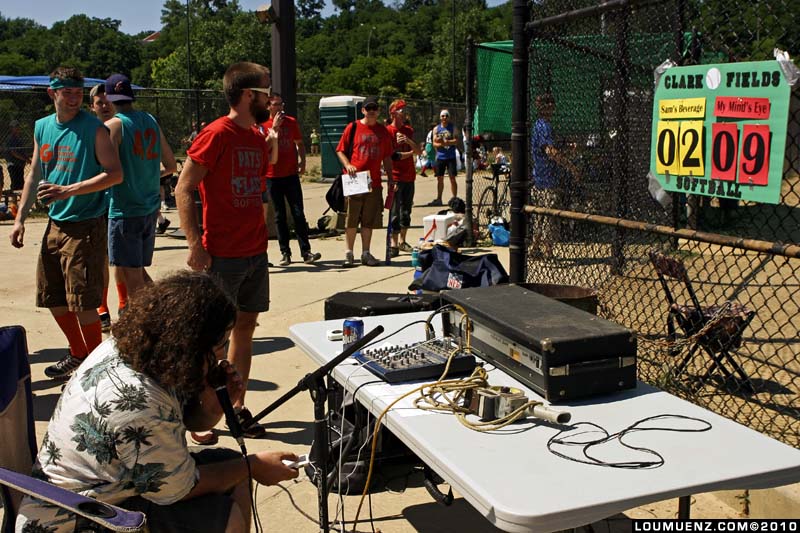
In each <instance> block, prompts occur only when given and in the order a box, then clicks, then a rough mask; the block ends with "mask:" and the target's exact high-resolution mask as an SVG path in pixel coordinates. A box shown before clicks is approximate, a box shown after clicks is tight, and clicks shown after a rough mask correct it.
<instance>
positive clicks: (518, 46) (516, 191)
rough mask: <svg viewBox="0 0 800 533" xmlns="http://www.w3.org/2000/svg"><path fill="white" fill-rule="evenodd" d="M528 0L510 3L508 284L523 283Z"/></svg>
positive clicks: (526, 170) (525, 216)
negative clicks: (511, 56)
mask: <svg viewBox="0 0 800 533" xmlns="http://www.w3.org/2000/svg"><path fill="white" fill-rule="evenodd" d="M529 18H530V8H529V7H528V0H514V7H513V21H512V26H511V28H512V29H511V34H512V36H513V39H514V52H513V54H514V55H513V59H512V60H511V61H512V63H511V65H512V66H511V73H512V76H513V78H512V87H513V91H512V106H511V160H512V161H511V163H512V164H511V185H510V188H511V237H510V238H509V243H508V244H509V248H508V263H509V270H510V273H509V274H510V281H511V283H521V282H523V281H525V270H526V268H525V266H526V249H525V237H526V236H527V234H528V230H527V215H526V214H525V213H524V212H523V211H522V209H523V207H524V206H525V200H526V199H527V191H528V176H529V172H528V126H527V121H528V97H529V93H530V91H529V89H528V49H529V46H528V43H529V40H528V34H527V32H526V29H525V25H526V24H527V23H528V19H529Z"/></svg>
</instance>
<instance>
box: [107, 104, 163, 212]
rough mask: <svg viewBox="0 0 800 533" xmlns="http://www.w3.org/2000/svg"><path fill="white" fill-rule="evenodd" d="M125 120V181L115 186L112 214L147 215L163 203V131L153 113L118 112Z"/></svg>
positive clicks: (122, 150)
mask: <svg viewBox="0 0 800 533" xmlns="http://www.w3.org/2000/svg"><path fill="white" fill-rule="evenodd" d="M114 116H115V117H116V118H118V119H120V120H121V121H122V143H121V144H120V146H119V160H120V162H121V163H122V183H120V184H119V185H114V187H112V188H111V204H110V206H109V209H108V216H109V218H131V217H143V216H145V215H149V214H152V213H154V212H156V211H157V210H158V208H159V207H160V206H161V196H160V188H161V131H160V130H159V127H158V122H156V119H154V118H153V116H152V115H151V114H150V113H145V112H144V111H129V112H126V113H117V114H116V115H114Z"/></svg>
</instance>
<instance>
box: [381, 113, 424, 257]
mask: <svg viewBox="0 0 800 533" xmlns="http://www.w3.org/2000/svg"><path fill="white" fill-rule="evenodd" d="M389 114H390V115H391V117H392V123H391V124H389V125H388V126H386V129H387V130H389V134H390V135H391V136H392V142H393V143H394V147H395V155H394V161H393V164H392V181H393V182H394V202H393V203H392V211H391V215H389V220H390V221H392V257H397V255H399V253H400V252H401V251H403V252H410V251H411V249H412V248H411V245H410V244H408V242H406V233H407V232H408V228H409V226H411V207H412V206H413V205H414V180H416V178H417V172H416V169H415V168H414V156H415V155H417V154H419V153H420V149H419V146H418V145H417V143H415V142H414V129H413V128H412V127H411V126H409V125H408V122H409V118H408V113H407V111H406V102H405V100H395V101H394V102H392V104H391V105H390V106H389ZM398 237H399V238H400V244H399V245H398V243H397V239H398Z"/></svg>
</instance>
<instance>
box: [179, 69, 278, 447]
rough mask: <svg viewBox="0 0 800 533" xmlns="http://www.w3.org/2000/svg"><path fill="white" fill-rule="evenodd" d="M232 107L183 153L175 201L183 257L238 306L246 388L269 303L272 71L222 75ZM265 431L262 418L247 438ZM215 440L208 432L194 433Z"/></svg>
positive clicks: (233, 352) (232, 356)
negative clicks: (266, 195) (266, 199)
mask: <svg viewBox="0 0 800 533" xmlns="http://www.w3.org/2000/svg"><path fill="white" fill-rule="evenodd" d="M222 85H223V91H224V93H225V99H226V100H227V101H228V105H229V106H230V112H229V113H228V114H227V115H226V116H224V117H221V118H218V119H217V120H215V121H214V122H212V123H211V124H209V125H208V126H206V127H205V128H203V130H202V131H201V132H200V133H199V134H198V135H197V137H196V138H195V140H194V142H193V143H192V145H191V147H190V148H189V150H188V151H187V152H186V155H187V158H186V163H185V164H184V165H183V170H182V171H181V175H180V178H178V185H177V187H176V189H175V199H176V202H177V204H178V213H179V215H180V219H181V227H182V228H183V231H184V232H185V234H186V242H187V243H188V245H189V257H188V258H187V260H186V263H187V264H188V265H189V266H190V267H191V268H192V269H193V270H207V271H209V272H211V273H213V274H216V275H217V277H218V279H219V280H220V282H221V283H222V285H223V287H224V288H225V291H226V292H227V293H228V294H229V295H230V296H231V298H232V299H233V301H234V302H235V303H236V305H237V309H238V312H237V314H236V325H235V326H234V327H233V330H232V332H231V337H230V346H229V347H228V361H230V362H231V363H232V364H233V365H234V366H235V367H236V370H238V371H239V374H241V376H242V380H243V381H244V384H245V390H246V389H247V379H248V377H249V376H250V363H251V359H252V356H253V332H254V330H255V327H256V320H257V319H258V314H259V313H260V312H262V311H267V310H268V309H269V270H268V263H267V227H266V224H265V223H264V212H263V208H262V205H261V185H262V183H261V182H262V179H263V176H265V175H266V173H267V163H268V162H270V163H273V164H274V163H275V161H276V160H277V156H278V150H277V137H276V132H275V131H274V130H271V131H270V134H269V136H268V137H267V139H266V142H265V139H264V137H263V136H262V135H261V134H260V133H259V132H258V130H256V128H255V125H256V124H257V123H260V122H264V121H265V120H267V118H268V117H269V112H268V111H267V104H268V102H269V94H270V74H269V69H268V68H267V67H264V66H262V65H257V64H255V63H246V62H245V63H236V64H234V65H231V66H230V67H229V68H228V70H227V71H226V72H225V76H224V78H223V81H222ZM198 187H199V189H200V198H201V200H202V203H203V229H204V231H203V235H202V240H201V235H200V232H199V230H198V222H197V215H196V214H195V207H194V199H193V198H192V192H193V191H194V190H195V189H197V188H198ZM233 407H234V409H235V410H236V412H237V414H238V416H239V420H240V422H242V423H245V422H248V421H249V420H250V419H251V418H252V415H251V414H250V411H248V410H247V408H245V407H244V398H242V399H241V401H238V400H237V402H236V403H235V404H234V406H233ZM264 433H265V431H264V428H263V427H262V426H260V425H258V424H255V425H252V426H250V428H248V429H247V430H246V431H245V436H247V437H251V438H258V437H261V436H263V435H264ZM192 437H193V438H194V439H195V442H198V443H200V444H211V443H213V442H215V441H216V437H215V436H214V435H213V434H211V436H210V437H209V434H205V435H194V434H193V435H192Z"/></svg>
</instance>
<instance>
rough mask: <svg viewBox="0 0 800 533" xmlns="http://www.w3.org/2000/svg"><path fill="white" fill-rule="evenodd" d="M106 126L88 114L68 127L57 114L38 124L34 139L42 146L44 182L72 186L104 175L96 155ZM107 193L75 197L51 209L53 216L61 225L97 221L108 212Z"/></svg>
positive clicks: (79, 117) (100, 192) (40, 152)
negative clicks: (100, 130) (101, 130)
mask: <svg viewBox="0 0 800 533" xmlns="http://www.w3.org/2000/svg"><path fill="white" fill-rule="evenodd" d="M102 126H103V123H102V122H100V120H99V119H97V118H96V117H94V116H93V115H90V114H89V113H87V112H86V111H79V112H78V114H77V115H76V116H75V118H73V119H72V120H70V121H69V122H66V123H64V124H61V123H59V122H58V121H57V120H56V115H55V113H54V114H52V115H49V116H46V117H44V118H41V119H39V120H37V121H36V124H35V126H34V130H33V131H34V133H33V134H34V138H35V139H36V143H37V145H38V146H39V164H40V165H41V167H42V177H43V179H45V180H47V181H49V182H51V183H55V184H57V185H72V184H73V183H79V182H81V181H86V180H88V179H90V178H93V177H95V176H96V175H98V174H100V173H101V172H103V167H101V166H100V163H99V162H98V161H97V157H96V156H95V149H94V148H95V142H94V141H95V137H96V135H97V128H99V127H102ZM104 197H105V191H98V192H92V193H89V194H81V195H79V196H71V197H69V198H67V199H66V200H57V201H55V202H52V203H51V204H50V206H49V215H50V218H52V219H53V220H57V221H61V222H78V221H81V220H88V219H90V218H97V217H99V216H101V215H103V214H105V212H106V207H107V204H106V201H105V199H104Z"/></svg>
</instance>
